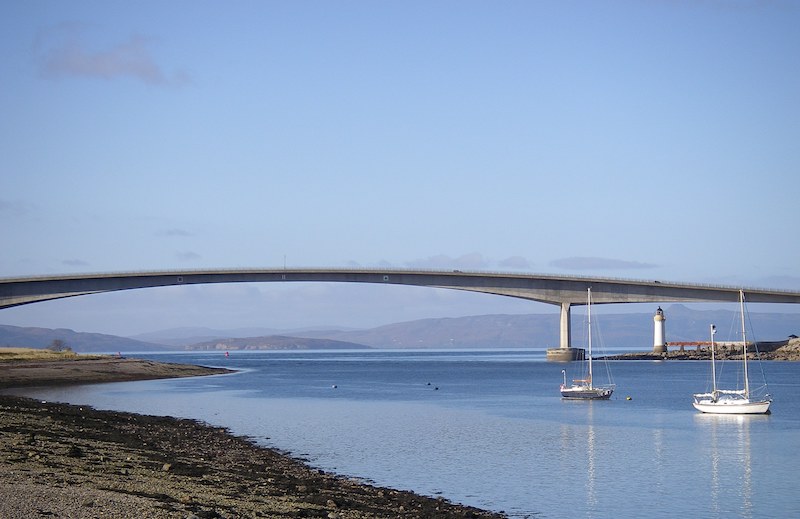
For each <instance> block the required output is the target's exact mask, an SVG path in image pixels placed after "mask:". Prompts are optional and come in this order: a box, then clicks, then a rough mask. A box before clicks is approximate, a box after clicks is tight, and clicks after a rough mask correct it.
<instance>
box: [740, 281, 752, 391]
mask: <svg viewBox="0 0 800 519" xmlns="http://www.w3.org/2000/svg"><path fill="white" fill-rule="evenodd" d="M739 310H740V312H741V314H742V354H743V355H744V397H745V398H750V379H749V377H748V376H747V336H746V335H745V326H744V290H739Z"/></svg>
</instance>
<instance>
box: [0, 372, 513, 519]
mask: <svg viewBox="0 0 800 519" xmlns="http://www.w3.org/2000/svg"><path fill="white" fill-rule="evenodd" d="M123 360H124V359H113V358H112V359H105V361H106V362H104V363H88V364H85V365H84V366H85V368H86V370H87V372H93V373H94V375H93V377H94V381H95V382H98V381H103V382H105V381H110V380H132V379H134V378H130V377H135V375H133V374H132V372H134V371H136V370H137V369H139V368H142V370H143V374H142V375H141V377H142V378H164V377H166V376H169V375H167V374H166V373H167V372H171V373H174V374H175V376H190V375H187V374H186V373H187V371H185V370H184V368H181V367H180V366H181V365H158V366H149V365H147V364H145V365H139V367H138V368H134V367H133V364H124V363H122V362H123ZM70 362H78V364H81V363H83V362H86V361H60V362H58V363H57V364H67V363H70ZM153 364H158V363H153ZM76 365H77V364H76ZM76 365H73V366H69V368H67V367H65V366H62V367H60V368H59V367H58V366H55V365H53V366H49V367H47V366H44V367H43V366H28V368H27V369H30V370H31V371H28V372H27V373H28V378H27V380H25V381H24V384H25V385H34V384H35V385H50V383H51V382H53V381H54V380H55V379H52V380H50V379H47V378H42V376H43V373H46V372H47V371H48V370H49V371H53V370H55V371H56V372H57V373H60V374H63V373H64V371H63V370H65V369H67V370H68V371H69V370H73V371H74V370H75V369H80V368H76ZM90 366H91V367H90ZM120 366H124V368H121V367H120ZM145 368H146V369H145ZM194 368H198V367H194ZM25 369H26V368H24V367H23V366H22V365H21V364H18V365H16V366H11V367H10V363H8V362H4V363H2V364H0V373H2V375H0V387H11V386H18V385H23V382H21V381H20V379H21V378H25V377H24V376H23V375H21V373H22V372H24V371H25ZM199 369H200V370H201V371H202V370H203V369H212V368H199ZM98 370H100V371H103V370H105V373H104V374H98ZM7 371H8V372H15V373H12V375H11V376H9V375H8V373H7ZM213 372H217V371H213ZM154 373H160V376H158V377H155V376H151V375H153V374H154ZM89 378H91V377H89ZM67 381H68V382H73V383H74V382H78V381H76V380H74V379H69V380H66V378H65V377H61V378H58V383H65V382H67ZM87 381H88V380H87V379H86V378H84V379H81V380H80V381H79V382H80V383H85V382H87ZM46 516H49V517H80V518H89V519H91V518H101V517H102V518H112V519H113V518H128V517H137V518H192V519H195V518H259V517H275V518H284V517H285V518H290V517H321V518H328V519H366V518H395V517H396V518H423V517H424V518H443V519H444V518H453V519H455V518H470V517H472V518H501V517H506V516H505V514H504V513H502V512H499V513H496V512H490V511H486V510H481V509H478V508H473V507H469V506H463V505H459V504H455V503H451V502H449V501H447V500H445V499H442V498H432V497H426V496H421V495H417V494H414V493H412V492H407V491H402V490H394V489H390V488H381V487H377V486H373V485H369V484H365V483H364V482H361V481H357V480H353V479H350V478H347V477H343V476H338V475H334V474H328V473H325V472H323V471H320V470H315V469H313V468H311V467H308V466H307V465H305V464H304V463H303V462H301V461H300V460H296V459H294V458H292V457H291V456H288V455H286V454H285V453H281V452H278V451H276V450H274V449H268V448H263V447H259V446H257V445H255V444H254V443H253V442H252V441H250V440H249V439H247V438H243V437H238V436H235V435H232V434H231V433H230V431H228V430H227V429H225V428H220V427H212V426H209V425H207V424H203V423H200V422H197V421H194V420H186V419H177V418H173V417H158V416H145V415H138V414H132V413H124V412H113V411H100V410H96V409H93V408H91V407H87V406H74V405H68V404H60V403H51V402H41V401H37V400H32V399H28V398H20V397H15V396H9V395H0V517H9V518H28V517H46Z"/></svg>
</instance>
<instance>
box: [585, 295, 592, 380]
mask: <svg viewBox="0 0 800 519" xmlns="http://www.w3.org/2000/svg"><path fill="white" fill-rule="evenodd" d="M586 290H587V292H586V315H587V317H588V319H587V320H588V327H589V389H591V388H592V287H589V288H587V289H586Z"/></svg>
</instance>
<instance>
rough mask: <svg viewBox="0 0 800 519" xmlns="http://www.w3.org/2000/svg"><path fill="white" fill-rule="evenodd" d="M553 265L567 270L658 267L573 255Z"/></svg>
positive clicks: (551, 264) (551, 263) (552, 262)
mask: <svg viewBox="0 0 800 519" xmlns="http://www.w3.org/2000/svg"><path fill="white" fill-rule="evenodd" d="M550 266H551V267H556V268H561V269H566V270H593V269H613V270H624V269H652V268H656V267H658V265H654V264H652V263H642V262H639V261H627V260H618V259H612V258H593V257H580V256H576V257H572V258H561V259H557V260H553V261H551V262H550Z"/></svg>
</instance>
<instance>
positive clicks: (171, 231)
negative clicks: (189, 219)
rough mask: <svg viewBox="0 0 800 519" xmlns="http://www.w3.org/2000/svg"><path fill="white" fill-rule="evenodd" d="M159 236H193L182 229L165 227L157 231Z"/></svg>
mask: <svg viewBox="0 0 800 519" xmlns="http://www.w3.org/2000/svg"><path fill="white" fill-rule="evenodd" d="M158 235H159V236H179V237H181V238H188V237H191V236H194V234H192V233H190V232H189V231H186V230H184V229H165V230H163V231H159V232H158Z"/></svg>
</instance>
